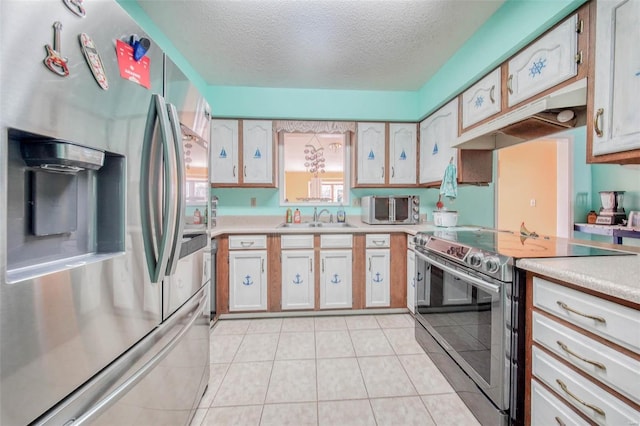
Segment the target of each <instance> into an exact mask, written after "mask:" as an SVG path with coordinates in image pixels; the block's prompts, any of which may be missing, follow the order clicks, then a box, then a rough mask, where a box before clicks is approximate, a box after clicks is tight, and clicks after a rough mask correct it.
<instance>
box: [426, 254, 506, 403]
mask: <svg viewBox="0 0 640 426" xmlns="http://www.w3.org/2000/svg"><path fill="white" fill-rule="evenodd" d="M415 281H416V305H415V316H416V319H417V320H418V321H419V322H420V324H422V326H423V327H424V328H426V330H427V331H428V332H429V333H430V334H431V335H432V336H433V337H434V339H435V340H436V341H438V343H439V344H440V345H441V346H442V347H443V348H444V350H445V351H446V352H447V353H448V354H449V355H450V356H451V357H452V358H453V359H454V360H455V361H456V363H457V364H458V365H459V366H460V367H461V368H462V369H463V370H464V371H465V372H466V374H467V375H468V376H469V377H470V378H471V379H472V380H473V381H474V382H475V383H476V385H477V386H478V387H479V388H480V389H481V390H482V392H483V393H484V394H485V395H486V396H487V397H488V398H489V399H491V401H492V402H493V404H494V405H495V406H496V407H497V408H498V409H500V410H506V409H508V408H509V392H508V389H509V379H510V378H509V371H510V361H509V359H508V357H509V349H510V340H509V339H510V337H509V336H510V334H509V333H508V332H507V329H508V323H509V322H510V308H509V306H510V303H509V302H507V294H510V288H509V286H510V284H509V283H504V282H502V281H497V280H494V279H491V278H489V277H484V278H480V277H478V275H475V274H473V275H472V274H471V273H469V270H468V269H467V268H465V267H463V266H461V265H458V264H455V263H452V262H450V261H448V260H446V259H443V258H442V257H441V256H437V255H433V254H431V253H428V252H427V253H422V252H420V251H418V250H416V276H415Z"/></svg>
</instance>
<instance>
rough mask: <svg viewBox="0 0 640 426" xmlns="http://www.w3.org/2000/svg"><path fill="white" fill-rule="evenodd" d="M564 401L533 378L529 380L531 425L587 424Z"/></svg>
mask: <svg viewBox="0 0 640 426" xmlns="http://www.w3.org/2000/svg"><path fill="white" fill-rule="evenodd" d="M588 424H589V423H587V422H586V421H585V420H584V419H583V418H582V417H580V416H579V415H578V414H576V412H575V411H573V410H572V409H571V408H569V407H568V406H567V405H566V404H565V403H564V402H562V401H560V400H559V399H558V398H556V397H555V396H554V395H553V394H552V393H551V392H549V391H548V390H547V389H545V388H544V386H542V385H541V384H539V383H538V382H536V381H535V380H532V381H531V426H552V425H554V426H562V425H567V426H577V425H588Z"/></svg>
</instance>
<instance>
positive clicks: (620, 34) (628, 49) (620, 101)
mask: <svg viewBox="0 0 640 426" xmlns="http://www.w3.org/2000/svg"><path fill="white" fill-rule="evenodd" d="M595 7H596V8H597V10H596V22H595V55H593V61H594V67H593V68H594V72H593V78H592V79H591V80H590V83H592V84H591V85H590V89H591V91H590V92H591V93H593V102H592V103H590V104H592V108H591V110H590V112H591V114H592V115H591V117H592V119H590V120H588V121H587V123H588V130H589V132H588V142H589V143H588V148H587V157H588V158H587V160H588V162H590V163H598V162H605V163H640V120H638V116H639V112H638V111H640V97H639V96H638V94H640V49H639V48H638V40H639V39H640V34H639V32H638V28H640V2H638V1H627V0H617V1H598V2H597V3H596V5H595Z"/></svg>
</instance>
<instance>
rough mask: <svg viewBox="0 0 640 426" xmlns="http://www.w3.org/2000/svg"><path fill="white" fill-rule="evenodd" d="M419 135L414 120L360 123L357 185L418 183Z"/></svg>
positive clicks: (382, 185)
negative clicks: (412, 121) (411, 121)
mask: <svg viewBox="0 0 640 426" xmlns="http://www.w3.org/2000/svg"><path fill="white" fill-rule="evenodd" d="M417 138H418V136H417V126H416V124H415V123H387V124H385V123H358V129H357V137H356V172H355V186H365V187H388V186H394V185H395V186H414V185H416V174H417V173H416V167H417ZM387 141H388V143H387Z"/></svg>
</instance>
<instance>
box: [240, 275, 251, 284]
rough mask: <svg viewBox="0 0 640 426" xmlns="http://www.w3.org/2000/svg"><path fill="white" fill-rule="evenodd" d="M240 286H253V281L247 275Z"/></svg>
mask: <svg viewBox="0 0 640 426" xmlns="http://www.w3.org/2000/svg"><path fill="white" fill-rule="evenodd" d="M242 284H244V285H251V284H253V280H252V279H251V275H247V276H246V277H244V281H242Z"/></svg>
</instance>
